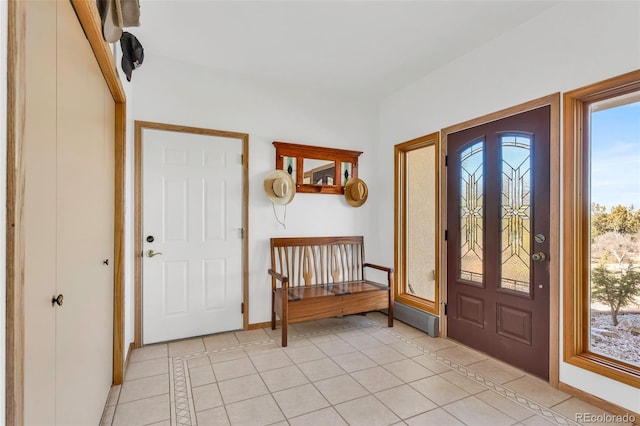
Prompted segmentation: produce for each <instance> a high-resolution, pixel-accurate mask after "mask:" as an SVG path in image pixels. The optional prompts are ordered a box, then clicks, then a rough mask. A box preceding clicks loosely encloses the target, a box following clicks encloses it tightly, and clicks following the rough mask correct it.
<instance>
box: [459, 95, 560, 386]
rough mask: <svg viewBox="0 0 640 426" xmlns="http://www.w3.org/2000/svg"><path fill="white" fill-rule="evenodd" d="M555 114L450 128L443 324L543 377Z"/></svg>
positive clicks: (539, 112)
mask: <svg viewBox="0 0 640 426" xmlns="http://www.w3.org/2000/svg"><path fill="white" fill-rule="evenodd" d="M549 114H550V107H548V106H546V107H542V108H538V109H535V110H531V111H528V112H524V113H521V114H517V115H514V116H510V117H507V118H503V119H500V120H497V121H493V122H490V123H487V124H483V125H481V126H477V127H472V128H469V129H465V130H461V131H459V132H455V133H451V134H449V135H448V136H447V153H448V158H447V164H448V166H447V230H448V238H447V277H448V278H447V280H448V282H447V308H448V309H447V311H448V312H447V315H448V316H447V334H448V336H449V337H450V338H452V339H455V340H458V341H459V342H461V343H463V344H465V345H467V346H470V347H472V348H475V349H478V350H480V351H483V352H485V353H487V354H489V355H491V356H493V357H495V358H498V359H501V360H503V361H505V362H507V363H509V364H511V365H514V366H516V367H519V368H522V369H524V370H526V371H528V372H530V373H532V374H535V375H537V376H540V377H543V378H545V379H547V378H548V376H549V240H548V237H549V122H550V118H549V117H550V115H549Z"/></svg>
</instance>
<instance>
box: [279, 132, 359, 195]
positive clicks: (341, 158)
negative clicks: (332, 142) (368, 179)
mask: <svg viewBox="0 0 640 426" xmlns="http://www.w3.org/2000/svg"><path fill="white" fill-rule="evenodd" d="M273 145H274V146H275V147H276V169H277V170H283V168H282V165H283V160H284V157H294V158H295V159H296V171H295V173H296V175H295V176H294V180H295V182H296V192H306V193H311V194H344V186H343V185H342V184H341V182H342V176H341V170H342V167H341V165H340V164H339V163H350V164H351V177H352V178H357V177H358V157H359V156H360V154H362V151H350V150H346V149H337V148H324V147H320V146H312V145H299V144H294V143H287V142H277V141H276V142H273ZM305 159H308V160H323V161H333V162H334V164H335V167H334V176H333V182H334V184H333V185H319V184H305V183H303V182H304V176H303V173H304V160H305Z"/></svg>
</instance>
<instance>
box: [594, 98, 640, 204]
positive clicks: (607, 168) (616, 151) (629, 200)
mask: <svg viewBox="0 0 640 426" xmlns="http://www.w3.org/2000/svg"><path fill="white" fill-rule="evenodd" d="M591 202H592V203H598V204H601V205H605V206H607V207H608V208H611V207H613V206H616V205H618V204H622V205H623V206H630V205H632V204H633V206H634V207H635V208H636V209H637V208H640V102H634V103H631V104H627V105H623V106H619V107H614V108H609V109H606V110H603V111H598V112H594V113H592V114H591Z"/></svg>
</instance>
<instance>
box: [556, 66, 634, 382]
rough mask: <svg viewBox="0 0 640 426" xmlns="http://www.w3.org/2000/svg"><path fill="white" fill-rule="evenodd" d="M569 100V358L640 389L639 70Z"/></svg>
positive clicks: (566, 277) (566, 205) (566, 316)
mask: <svg viewBox="0 0 640 426" xmlns="http://www.w3.org/2000/svg"><path fill="white" fill-rule="evenodd" d="M564 102H565V137H564V139H565V141H564V142H565V150H564V182H565V184H564V226H565V234H564V260H563V264H564V267H565V270H564V285H565V288H564V324H565V327H564V359H565V361H566V362H568V363H571V364H574V365H577V366H579V367H582V368H585V369H588V370H591V371H594V372H596V373H598V374H602V375H604V376H607V377H610V378H612V379H615V380H618V381H621V382H624V383H627V384H630V385H632V386H636V387H638V386H640V353H639V352H638V347H640V337H638V332H640V329H638V321H640V315H638V314H637V312H638V311H640V210H638V208H639V207H640V171H639V170H640V71H636V72H633V73H630V74H625V75H623V76H620V77H616V78H613V79H610V80H607V81H604V82H600V83H597V84H594V85H591V86H588V87H584V88H581V89H577V90H574V91H572V92H569V93H566V94H565V98H564Z"/></svg>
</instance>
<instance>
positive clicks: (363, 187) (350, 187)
mask: <svg viewBox="0 0 640 426" xmlns="http://www.w3.org/2000/svg"><path fill="white" fill-rule="evenodd" d="M368 196H369V189H368V188H367V184H366V183H364V181H363V180H362V179H358V178H351V179H349V180H348V181H347V184H346V185H345V186H344V198H346V199H347V203H349V204H351V205H352V206H353V207H360V206H361V205H363V204H364V203H365V201H367V197H368Z"/></svg>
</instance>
